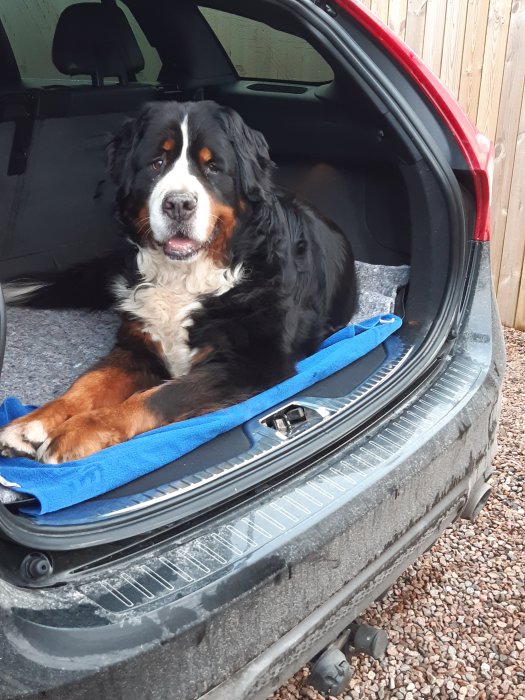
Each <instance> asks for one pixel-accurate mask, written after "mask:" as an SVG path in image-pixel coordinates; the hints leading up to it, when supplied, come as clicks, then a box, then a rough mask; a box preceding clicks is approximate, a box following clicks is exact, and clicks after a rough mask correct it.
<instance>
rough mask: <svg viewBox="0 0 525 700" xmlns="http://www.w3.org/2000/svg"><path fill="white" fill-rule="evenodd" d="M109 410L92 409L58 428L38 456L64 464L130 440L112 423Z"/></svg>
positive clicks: (39, 460) (38, 451)
mask: <svg viewBox="0 0 525 700" xmlns="http://www.w3.org/2000/svg"><path fill="white" fill-rule="evenodd" d="M112 423H113V422H112V420H111V413H110V412H109V411H105V410H100V411H90V412H87V413H81V414H80V415H78V416H73V417H72V418H70V419H69V420H67V421H66V422H65V423H62V425H60V426H59V427H58V428H57V429H56V430H54V431H53V432H52V433H51V434H50V435H49V437H48V438H47V440H46V441H45V442H44V443H43V444H42V445H40V447H39V449H38V450H37V451H36V457H35V459H36V460H37V461H38V462H44V463H45V464H61V463H62V462H71V461H73V460H77V459H83V458H84V457H88V456H89V455H91V454H93V453H95V452H99V451H100V450H103V449H105V448H106V447H111V446H112V445H117V444H118V443H120V442H123V441H124V440H126V439H127V436H126V435H124V434H123V433H122V431H121V430H119V428H118V427H117V426H116V425H114V424H113V425H112Z"/></svg>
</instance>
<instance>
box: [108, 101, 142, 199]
mask: <svg viewBox="0 0 525 700" xmlns="http://www.w3.org/2000/svg"><path fill="white" fill-rule="evenodd" d="M149 111H150V108H149V105H146V106H145V107H144V108H143V109H142V110H141V111H140V113H139V114H138V116H137V117H128V118H127V119H125V120H124V122H123V124H122V125H121V127H120V129H119V130H118V131H117V132H116V133H115V134H113V137H112V139H111V141H110V142H109V144H108V146H107V151H106V156H107V167H108V171H109V174H110V175H111V177H112V179H113V182H114V183H115V184H116V185H117V187H118V189H119V192H120V194H121V195H123V196H126V195H128V194H129V193H130V191H131V185H132V179H133V172H132V169H131V160H132V156H133V153H134V150H135V146H136V144H137V142H138V140H139V139H140V137H141V135H142V133H143V131H144V126H145V123H146V120H147V117H148V114H149Z"/></svg>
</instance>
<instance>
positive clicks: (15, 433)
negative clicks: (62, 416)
mask: <svg viewBox="0 0 525 700" xmlns="http://www.w3.org/2000/svg"><path fill="white" fill-rule="evenodd" d="M47 439H48V433H47V430H46V429H45V428H44V424H43V422H42V421H41V420H38V419H36V420H35V419H31V418H30V417H25V416H24V417H23V418H18V419H17V420H15V421H13V422H12V423H10V424H9V425H6V426H5V428H2V430H0V455H2V456H3V457H31V458H34V456H35V454H36V451H37V449H38V448H39V447H40V446H41V445H42V443H44V442H46V440H47Z"/></svg>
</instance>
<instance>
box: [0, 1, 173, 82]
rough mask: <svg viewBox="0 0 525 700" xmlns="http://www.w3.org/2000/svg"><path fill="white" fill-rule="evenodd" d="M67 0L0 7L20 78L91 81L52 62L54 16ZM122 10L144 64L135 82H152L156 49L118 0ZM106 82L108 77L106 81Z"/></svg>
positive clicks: (157, 68) (157, 67)
mask: <svg viewBox="0 0 525 700" xmlns="http://www.w3.org/2000/svg"><path fill="white" fill-rule="evenodd" d="M72 4H73V2H72V1H71V0H46V1H45V2H8V3H3V4H2V5H1V6H0V21H1V22H2V24H3V26H4V28H5V31H6V33H7V36H8V38H9V41H10V43H11V47H12V49H13V53H14V55H15V58H16V61H17V64H18V70H19V71H20V75H21V77H22V80H24V81H38V82H45V83H47V82H49V83H53V84H57V83H63V84H78V83H87V84H91V79H90V78H89V77H88V76H86V77H85V78H84V77H83V76H68V75H64V74H63V73H61V72H60V71H59V70H58V69H57V68H56V67H55V66H54V64H53V60H52V58H51V49H52V46H53V36H54V34H55V28H56V25H57V22H58V18H59V17H60V14H61V13H62V11H63V10H65V8H66V7H68V6H69V5H72ZM117 5H118V6H119V7H120V8H121V9H122V10H123V12H124V14H125V15H126V17H127V19H128V22H129V23H130V26H131V29H132V30H133V33H134V35H135V38H136V39H137V42H138V44H139V46H140V50H141V51H142V55H143V56H144V63H145V67H144V70H142V71H141V72H140V73H138V74H137V80H138V81H139V82H145V83H154V82H156V81H157V77H158V74H159V71H160V67H161V61H160V59H159V55H158V53H157V50H156V49H155V48H153V47H152V46H151V45H150V44H149V42H148V40H147V39H146V37H145V36H144V33H143V32H142V30H141V28H140V27H139V25H138V24H137V21H136V20H135V18H134V17H133V15H132V14H131V12H130V10H129V9H128V8H127V7H126V6H125V5H124V4H123V3H121V2H117ZM106 82H108V83H110V82H111V80H106Z"/></svg>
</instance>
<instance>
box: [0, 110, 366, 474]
mask: <svg viewBox="0 0 525 700" xmlns="http://www.w3.org/2000/svg"><path fill="white" fill-rule="evenodd" d="M108 160H109V171H110V173H111V176H112V178H113V179H114V181H115V183H116V187H117V195H116V212H117V221H118V223H119V225H120V227H121V229H122V232H123V234H124V236H125V238H127V240H128V242H129V250H128V252H127V253H126V254H123V255H122V257H120V256H117V257H118V266H119V268H120V269H119V271H118V274H116V276H115V277H114V279H113V280H112V283H111V295H112V297H113V305H114V307H115V308H116V309H117V310H118V311H119V312H120V314H121V317H122V323H121V326H120V329H119V331H118V338H117V342H116V345H115V347H114V349H113V350H112V351H111V352H110V353H109V355H108V356H107V357H105V358H104V359H102V360H100V361H99V362H98V363H97V364H96V365H95V366H94V367H93V368H92V369H91V370H89V371H88V372H86V373H85V374H83V375H82V376H81V377H80V378H79V379H77V380H76V381H75V382H74V383H73V384H72V386H71V387H70V388H69V389H68V390H67V391H66V392H65V393H64V394H63V395H62V396H60V397H59V398H57V399H55V400H53V401H51V402H50V403H48V404H46V405H44V406H43V407H41V408H39V409H37V410H36V411H34V412H33V413H31V414H30V415H28V416H25V417H23V418H20V419H18V420H15V421H13V422H12V423H11V424H9V425H8V426H6V427H5V428H4V429H3V430H2V431H0V452H1V454H3V455H4V456H13V455H24V456H27V457H30V458H33V459H36V460H38V461H40V462H46V463H53V464H54V463H60V462H64V461H69V460H75V459H80V458H82V457H85V456H87V455H90V454H92V453H93V452H96V451H98V450H101V449H103V448H106V447H109V446H111V445H115V444H117V443H120V442H122V441H124V440H128V439H130V438H132V437H134V436H135V435H138V434H140V433H143V432H145V431H148V430H152V429H153V428H158V427H160V426H163V425H166V424H169V423H173V422H175V421H181V420H184V419H186V418H190V417H192V416H198V415H202V414H205V413H207V412H210V411H215V410H217V409H220V408H224V407H226V406H230V405H232V404H235V403H237V402H239V401H242V400H244V399H246V398H248V397H249V396H252V395H254V394H255V393H257V392H260V391H262V390H264V389H266V388H268V387H270V386H272V385H274V384H277V383H278V382H280V381H282V380H284V379H285V378H287V377H289V376H291V375H293V374H294V372H295V365H296V362H297V361H298V360H300V359H301V358H303V357H305V356H307V355H309V354H311V353H313V352H315V350H316V349H317V348H318V346H319V344H320V343H321V342H322V340H323V339H324V338H326V337H327V336H328V335H329V334H330V333H333V332H334V331H335V330H337V329H338V328H341V327H342V326H344V325H346V324H347V323H348V321H349V319H350V317H351V315H352V311H353V309H354V303H355V299H356V291H355V272H354V258H353V255H352V250H351V248H350V245H349V243H348V240H347V239H346V238H345V236H344V235H343V233H342V232H341V231H340V230H339V229H338V228H337V227H336V226H335V224H334V223H332V222H331V221H328V220H327V219H325V218H324V217H322V216H320V215H319V213H317V212H316V211H315V210H314V209H313V208H311V207H310V206H308V205H306V204H305V203H303V202H301V201H299V200H298V199H297V198H296V197H294V196H293V195H291V194H290V193H288V192H286V191H284V190H281V189H279V188H278V187H277V186H276V185H275V184H274V182H273V179H272V174H273V169H274V164H273V163H272V161H271V160H270V156H269V151H268V144H267V142H266V140H265V138H264V137H263V135H262V134H261V133H259V132H258V131H255V130H253V129H251V128H249V127H248V126H247V125H246V124H245V123H244V121H243V120H242V119H241V117H240V116H239V115H238V114H237V113H236V112H235V111H233V110H232V109H230V108H228V107H224V106H220V105H218V104H216V103H214V102H211V101H201V102H188V103H178V102H164V103H153V104H148V105H146V106H144V108H143V109H142V110H141V112H140V113H139V114H138V116H137V117H136V118H134V119H128V120H127V121H126V122H125V123H124V124H123V126H122V128H121V130H120V131H119V132H118V133H117V134H116V135H115V136H114V138H113V140H112V142H111V144H110V146H109V159H108ZM115 258H116V256H115V255H113V256H112V257H111V258H110V259H109V262H108V261H106V265H105V267H104V264H102V266H101V267H97V266H95V267H94V266H93V265H91V266H88V267H86V268H84V269H80V268H79V270H76V271H73V272H70V273H69V274H68V273H65V274H64V276H63V277H61V278H59V279H57V280H56V281H55V282H54V283H53V284H51V285H48V286H43V287H41V288H40V291H39V292H37V293H35V291H34V290H35V288H34V287H32V288H31V289H32V291H33V296H31V295H26V302H27V303H28V304H30V305H34V306H41V307H42V306H44V307H46V306H47V307H52V306H63V307H64V306H65V307H67V306H71V305H77V306H81V305H87V306H93V307H98V308H100V306H103V305H104V302H105V299H106V293H105V281H104V279H105V275H106V272H105V271H107V270H108V269H110V270H112V274H113V272H114V271H115V269H116V266H115ZM97 265H99V263H97ZM86 270H89V276H90V279H91V282H92V284H91V286H90V292H89V295H90V296H89V297H87V298H83V296H82V295H83V291H82V290H83V289H84V286H83V285H82V284H81V279H82V277H86ZM93 270H96V272H93ZM94 287H95V288H96V287H98V288H99V293H98V295H97V294H96V293H95V292H94V291H93V288H94ZM22 298H23V297H22ZM18 302H20V296H19V298H18Z"/></svg>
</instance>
